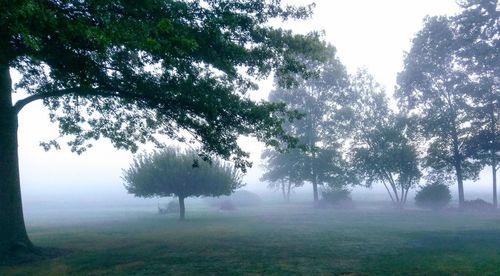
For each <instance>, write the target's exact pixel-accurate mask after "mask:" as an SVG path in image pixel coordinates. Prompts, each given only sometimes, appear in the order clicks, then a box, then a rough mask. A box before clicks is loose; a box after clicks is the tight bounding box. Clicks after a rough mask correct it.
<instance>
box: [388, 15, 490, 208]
mask: <svg viewBox="0 0 500 276" xmlns="http://www.w3.org/2000/svg"><path fill="white" fill-rule="evenodd" d="M457 46H458V45H457V43H456V35H455V33H454V31H453V29H452V26H451V23H450V20H449V19H448V18H446V17H430V18H427V19H426V20H425V23H424V27H423V29H422V30H421V31H420V32H418V33H417V35H416V36H415V38H414V39H413V45H412V48H411V50H410V52H409V53H407V55H406V58H405V63H404V70H403V71H402V72H401V73H399V75H398V86H399V87H398V89H397V91H396V96H397V98H398V100H399V103H400V105H401V106H402V107H403V108H404V109H405V110H406V111H408V112H413V113H415V114H417V115H418V116H420V122H421V124H422V128H421V129H422V131H423V134H424V135H425V136H426V137H427V138H428V141H429V147H428V151H427V158H426V162H425V164H426V165H427V166H428V167H431V168H433V169H434V170H437V171H442V172H446V173H449V174H452V173H453V174H454V175H455V178H456V181H457V184H458V197H459V205H460V207H462V206H463V203H464V200H465V197H464V186H463V182H464V180H466V179H476V178H477V177H478V174H479V171H480V169H481V166H480V164H478V163H477V162H474V160H472V159H471V156H469V155H468V154H467V151H466V150H465V149H466V145H467V144H468V141H469V140H470V139H471V137H472V136H473V135H474V133H475V132H476V129H475V128H474V127H473V124H472V121H473V119H472V113H473V109H472V106H471V104H470V102H471V98H470V95H469V94H468V93H467V91H468V89H470V88H471V82H470V79H469V76H468V74H467V72H466V71H465V70H464V69H463V67H461V66H459V63H458V60H457V58H456V56H455V55H454V52H455V51H456V49H457Z"/></svg>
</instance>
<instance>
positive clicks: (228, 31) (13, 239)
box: [0, 0, 324, 256]
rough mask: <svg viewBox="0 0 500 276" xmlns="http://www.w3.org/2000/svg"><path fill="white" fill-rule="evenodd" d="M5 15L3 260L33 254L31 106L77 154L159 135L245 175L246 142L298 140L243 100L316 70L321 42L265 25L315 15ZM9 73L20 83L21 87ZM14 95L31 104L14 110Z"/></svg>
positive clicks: (269, 11)
mask: <svg viewBox="0 0 500 276" xmlns="http://www.w3.org/2000/svg"><path fill="white" fill-rule="evenodd" d="M1 7H2V8H1V9H2V12H1V13H0V25H1V26H2V29H1V31H0V49H1V53H0V111H1V113H2V114H0V129H1V132H0V210H2V211H1V212H0V254H2V255H7V256H9V255H10V253H12V252H13V250H17V249H25V250H28V251H30V250H32V249H34V248H33V246H32V243H31V242H30V240H29V238H28V235H27V234H26V229H25V225H24V219H23V211H22V203H21V192H20V181H19V168H18V153H17V124H18V122H17V116H18V114H19V112H20V111H21V110H22V109H23V108H24V107H25V106H26V105H28V104H30V103H32V102H34V101H37V100H42V101H43V103H44V104H45V106H46V107H48V108H49V114H50V118H51V120H52V121H53V122H56V123H58V124H59V127H60V134H61V136H64V135H69V136H70V137H72V139H71V141H70V143H69V146H70V147H71V149H72V150H73V151H76V152H82V151H83V150H85V148H87V147H88V146H90V144H89V143H88V141H89V140H93V139H99V138H109V139H110V140H111V142H112V143H113V145H114V146H116V147H117V148H124V149H130V150H133V151H135V150H136V149H137V143H143V142H148V141H150V142H154V143H157V142H158V139H157V138H158V135H161V136H167V137H169V138H172V139H177V140H180V141H187V142H193V143H195V142H199V144H200V146H201V147H200V148H201V152H202V153H204V155H205V156H209V155H210V154H218V155H220V156H222V157H224V158H225V159H233V161H234V162H235V164H236V166H238V167H241V168H243V169H244V167H245V166H247V165H249V162H248V160H247V159H246V157H247V156H248V154H247V153H246V152H245V151H244V150H242V149H241V148H240V147H239V145H238V144H237V138H238V137H239V135H253V136H255V137H257V138H258V139H259V140H261V141H264V142H265V143H266V144H268V145H274V146H277V145H278V144H280V143H281V144H283V143H284V144H285V145H286V144H287V143H288V142H289V143H293V142H294V141H295V140H294V139H291V138H290V137H289V136H288V135H286V134H285V132H284V131H283V129H282V127H281V121H282V120H283V119H282V117H283V116H278V115H279V114H284V113H286V112H285V111H284V107H283V105H278V104H272V103H263V102H262V103H256V102H253V101H251V100H249V98H248V97H245V96H244V95H245V93H246V92H247V91H249V90H251V89H255V88H256V86H257V85H256V80H258V79H260V78H264V77H266V76H269V75H270V74H272V73H273V72H274V73H275V75H276V77H277V80H278V82H277V83H278V84H280V85H284V86H287V85H290V84H292V83H293V82H294V79H295V78H296V77H297V75H302V76H303V75H308V74H307V72H306V71H307V70H306V67H305V65H304V63H303V62H302V59H304V58H305V59H321V58H322V54H321V51H320V49H322V48H323V47H324V43H323V42H321V41H320V39H319V37H318V35H317V34H316V33H311V34H308V35H294V34H292V32H291V31H288V30H284V29H281V28H274V27H272V26H270V24H267V23H268V22H269V21H270V20H273V19H282V20H287V19H303V18H307V17H308V16H310V14H311V9H310V7H291V6H285V5H282V4H281V3H280V1H261V0H249V1H229V0H213V1H187V0H145V1H126V0H124V1H110V0H103V1H87V0H68V1H55V0H45V1H34V0H25V1H2V2H1ZM12 69H15V70H17V71H19V72H20V73H21V75H22V79H21V81H20V82H19V83H18V84H17V86H16V87H12V80H11V74H10V70H12ZM19 90H24V91H26V92H27V94H28V96H27V97H25V98H23V99H20V100H18V101H17V102H15V103H14V104H13V103H12V93H14V92H16V91H19ZM184 133H190V134H191V135H190V136H188V137H185V136H184V135H183V134H184ZM44 145H45V146H46V147H47V148H50V147H51V146H56V147H57V146H58V144H57V141H50V142H48V143H45V144H44ZM9 252H10V253H9ZM4 253H6V254H4Z"/></svg>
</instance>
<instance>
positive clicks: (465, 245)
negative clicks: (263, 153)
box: [0, 204, 500, 275]
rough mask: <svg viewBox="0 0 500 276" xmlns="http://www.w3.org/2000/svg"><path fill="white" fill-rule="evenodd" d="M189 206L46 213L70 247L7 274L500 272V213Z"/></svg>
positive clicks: (50, 231) (53, 243)
mask: <svg viewBox="0 0 500 276" xmlns="http://www.w3.org/2000/svg"><path fill="white" fill-rule="evenodd" d="M106 214H107V215H106ZM187 216H188V220H187V221H185V222H179V221H177V219H176V217H174V216H171V217H164V216H159V215H156V214H154V209H151V210H135V211H134V210H121V211H116V210H115V211H114V214H113V212H108V213H106V211H102V212H100V213H99V216H98V218H99V219H97V220H92V219H89V218H87V219H83V220H82V222H78V218H73V219H74V220H72V221H63V220H62V221H61V223H59V224H58V223H57V220H56V221H55V222H52V223H47V224H44V223H42V222H37V223H35V224H33V225H31V226H30V227H29V233H30V236H31V238H32V240H33V241H34V242H35V243H36V244H37V245H38V246H42V247H56V248H62V249H68V252H69V253H68V254H66V255H64V256H61V257H59V258H55V259H51V260H45V261H40V262H35V263H30V264H24V265H19V266H3V267H0V275H190V274H205V275H207V274H208V275H210V274H211V275H228V274H229V275H238V274H266V275H273V274H274V275H296V274H303V275H332V274H333V275H344V274H345V275H500V214H499V213H490V214H481V215H479V214H471V213H459V212H454V211H447V212H442V213H432V212H427V211H418V210H406V211H397V210H382V209H373V208H357V209H356V210H344V211H341V210H332V209H314V208H312V206H310V205H305V204H304V205H300V204H296V205H281V204H276V205H270V206H267V207H266V206H261V207H258V208H257V207H255V208H240V209H238V210H236V211H232V212H221V211H218V210H215V209H210V208H206V207H205V208H201V207H197V208H191V209H188V213H187ZM106 218H107V219H106Z"/></svg>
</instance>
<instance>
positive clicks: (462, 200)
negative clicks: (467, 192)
mask: <svg viewBox="0 0 500 276" xmlns="http://www.w3.org/2000/svg"><path fill="white" fill-rule="evenodd" d="M453 161H454V162H453V163H454V167H455V173H456V176H457V184H458V207H459V208H463V207H464V203H465V196H464V180H463V173H462V160H461V157H460V152H459V149H458V138H457V137H456V136H454V137H453Z"/></svg>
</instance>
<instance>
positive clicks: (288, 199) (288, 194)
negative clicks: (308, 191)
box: [286, 181, 292, 202]
mask: <svg viewBox="0 0 500 276" xmlns="http://www.w3.org/2000/svg"><path fill="white" fill-rule="evenodd" d="M291 190H292V182H290V181H288V189H287V191H286V202H290V191H291Z"/></svg>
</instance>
